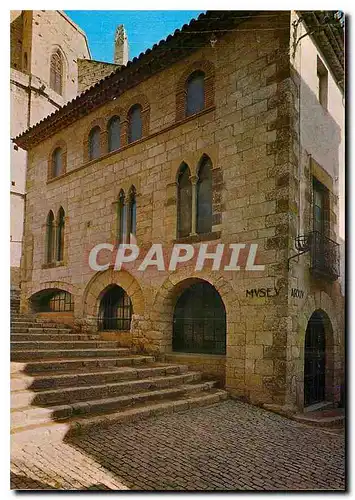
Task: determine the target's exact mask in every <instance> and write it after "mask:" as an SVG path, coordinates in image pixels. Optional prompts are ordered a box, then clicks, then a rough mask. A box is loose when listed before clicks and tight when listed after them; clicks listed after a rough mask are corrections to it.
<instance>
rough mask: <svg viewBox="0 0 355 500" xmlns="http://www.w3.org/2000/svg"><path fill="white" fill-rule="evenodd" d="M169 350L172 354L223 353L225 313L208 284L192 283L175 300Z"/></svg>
mask: <svg viewBox="0 0 355 500" xmlns="http://www.w3.org/2000/svg"><path fill="white" fill-rule="evenodd" d="M172 349H173V352H189V353H205V354H225V353H226V309H225V307H224V304H223V301H222V299H221V296H220V295H219V293H218V292H217V290H216V289H215V288H214V286H212V285H211V284H210V283H208V282H206V281H202V280H195V281H194V282H193V283H192V284H189V285H187V287H186V288H184V289H183V291H182V292H181V293H180V295H179V296H178V298H177V301H176V304H175V308H174V316H173V339H172Z"/></svg>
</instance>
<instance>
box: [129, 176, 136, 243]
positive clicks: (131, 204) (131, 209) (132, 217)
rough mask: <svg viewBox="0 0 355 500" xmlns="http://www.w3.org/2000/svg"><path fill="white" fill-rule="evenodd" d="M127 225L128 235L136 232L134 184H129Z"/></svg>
mask: <svg viewBox="0 0 355 500" xmlns="http://www.w3.org/2000/svg"><path fill="white" fill-rule="evenodd" d="M128 197H129V215H128V217H129V227H128V234H129V236H130V235H131V234H133V235H135V234H136V227H137V203H136V188H135V187H134V186H131V188H130V190H129V195H128Z"/></svg>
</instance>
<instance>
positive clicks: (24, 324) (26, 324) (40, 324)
mask: <svg viewBox="0 0 355 500" xmlns="http://www.w3.org/2000/svg"><path fill="white" fill-rule="evenodd" d="M12 328H59V329H61V328H66V329H70V330H71V328H70V326H69V325H64V324H63V323H53V321H11V329H12Z"/></svg>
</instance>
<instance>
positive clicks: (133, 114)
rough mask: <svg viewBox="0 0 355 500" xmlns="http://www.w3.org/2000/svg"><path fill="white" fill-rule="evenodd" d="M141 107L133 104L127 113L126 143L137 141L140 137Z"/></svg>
mask: <svg viewBox="0 0 355 500" xmlns="http://www.w3.org/2000/svg"><path fill="white" fill-rule="evenodd" d="M142 128H143V127H142V106H141V105H140V104H135V105H134V106H132V107H131V109H130V110H129V113H128V142H129V143H131V142H134V141H138V139H141V137H142Z"/></svg>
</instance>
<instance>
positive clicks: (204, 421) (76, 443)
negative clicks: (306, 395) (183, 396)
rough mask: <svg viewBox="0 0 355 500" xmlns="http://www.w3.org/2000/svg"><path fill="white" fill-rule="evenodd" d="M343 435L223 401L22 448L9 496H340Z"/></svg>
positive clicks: (15, 459) (14, 462) (15, 461)
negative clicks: (103, 492) (21, 492)
mask: <svg viewBox="0 0 355 500" xmlns="http://www.w3.org/2000/svg"><path fill="white" fill-rule="evenodd" d="M344 455H345V451H344V435H343V433H339V432H332V431H329V430H323V429H320V428H314V427H308V426H306V425H304V424H300V423H297V422H294V421H291V420H288V419H285V418H283V417H281V416H279V415H275V414H273V413H270V412H267V411H265V410H262V409H259V408H256V407H253V406H251V405H248V404H244V403H240V402H236V401H232V400H229V401H226V402H224V403H220V404H218V405H215V406H211V407H206V408H196V409H194V410H189V411H188V412H185V413H177V414H171V415H165V416H161V417H156V418H150V419H148V420H142V421H139V422H135V423H131V424H126V425H113V426H111V427H110V428H108V429H101V430H95V431H94V430H92V431H90V432H87V433H85V434H83V435H81V436H76V437H75V438H71V439H70V440H67V442H59V443H52V444H46V445H43V446H37V447H36V446H33V445H32V446H31V445H28V446H27V447H25V448H24V449H22V450H21V451H17V452H16V453H15V454H14V455H13V457H12V467H11V470H12V485H11V486H12V488H13V489H21V488H24V489H53V488H55V489H58V488H61V489H127V488H128V489H133V490H343V489H344V488H345V479H344V477H345V466H344Z"/></svg>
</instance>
